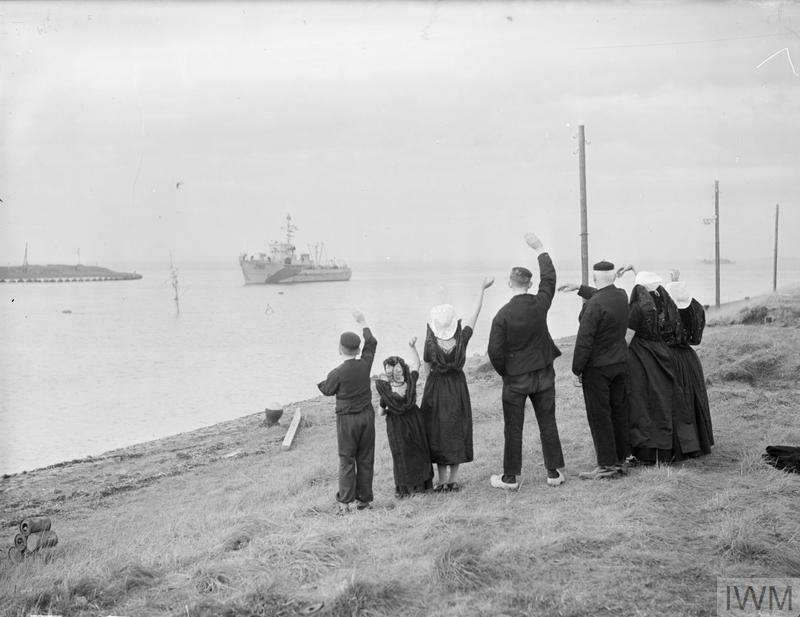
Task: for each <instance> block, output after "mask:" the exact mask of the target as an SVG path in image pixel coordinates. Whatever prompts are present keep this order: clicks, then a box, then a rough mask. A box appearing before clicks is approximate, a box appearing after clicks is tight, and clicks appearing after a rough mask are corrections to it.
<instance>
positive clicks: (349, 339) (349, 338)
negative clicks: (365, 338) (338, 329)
mask: <svg viewBox="0 0 800 617" xmlns="http://www.w3.org/2000/svg"><path fill="white" fill-rule="evenodd" d="M339 344H340V345H341V346H342V347H346V348H347V349H353V350H356V351H358V348H359V347H361V337H360V336H358V334H356V333H355V332H342V336H340V337H339Z"/></svg>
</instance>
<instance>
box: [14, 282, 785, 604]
mask: <svg viewBox="0 0 800 617" xmlns="http://www.w3.org/2000/svg"><path fill="white" fill-rule="evenodd" d="M767 300H768V301H766V302H764V303H763V304H762V305H761V306H765V307H767V314H770V311H772V313H771V314H773V315H777V313H776V312H775V310H777V309H774V308H770V306H771V304H774V302H775V297H771V298H769V299H767ZM778 304H779V309H780V311H781V313H780V314H781V315H782V316H783V317H781V319H782V320H783V321H781V319H772V320H767V319H764V316H762V318H761V320H760V322H759V325H752V324H746V323H745V324H743V323H737V321H738V322H741V321H748V318H747V315H749V313H745V311H748V310H751V309H753V306H749V307H745V308H744V309H741V310H739V311H737V312H736V313H734V314H731V315H722V314H720V315H719V318H717V317H714V315H713V314H711V315H710V319H709V324H710V326H709V327H708V328H707V330H706V334H705V338H704V341H703V344H702V345H701V346H700V348H699V349H698V353H699V355H700V357H701V360H702V361H703V365H704V367H705V371H706V376H707V379H708V381H709V383H710V385H709V396H710V401H711V410H712V417H713V421H714V429H715V438H716V443H717V445H716V447H715V448H714V451H713V452H712V454H711V455H709V456H707V457H704V458H701V459H696V460H691V461H688V462H685V463H683V464H680V465H675V466H672V467H668V466H662V467H656V468H644V469H635V470H632V472H631V474H630V475H629V476H628V477H627V478H624V479H619V480H611V481H600V482H581V481H580V480H578V478H577V473H578V472H580V471H582V470H584V469H588V468H591V467H592V466H593V464H594V452H593V448H592V444H591V437H590V435H589V429H588V426H587V423H586V418H585V410H584V405H583V399H582V395H581V392H580V390H579V389H577V388H575V387H573V386H572V381H571V377H570V371H569V366H570V362H571V355H572V354H571V348H572V342H573V340H571V339H567V340H564V341H561V347H562V350H563V351H564V355H563V356H562V357H561V358H559V360H558V361H557V364H556V373H557V375H558V382H557V386H556V387H557V405H558V420H559V428H560V432H561V436H562V443H563V447H564V452H565V458H566V462H567V469H566V472H567V476H568V482H567V483H566V484H565V485H563V486H562V487H559V488H550V487H548V486H546V484H545V483H544V470H543V468H542V462H541V450H540V443H539V438H538V430H537V428H536V423H535V420H534V418H533V414H529V415H528V422H527V425H528V426H527V428H526V431H525V442H524V461H523V474H524V477H525V483H524V485H523V487H522V489H521V490H520V491H519V492H518V493H505V492H501V491H498V490H497V489H492V488H491V487H490V486H489V483H488V478H489V475H490V474H491V473H497V472H498V471H500V467H501V463H502V448H503V423H502V410H501V403H500V394H501V384H500V381H499V379H498V378H497V377H496V376H495V375H494V374H493V373H492V372H491V371H490V370H487V366H486V364H485V361H484V360H483V359H480V358H472V359H471V360H470V379H469V387H470V391H471V394H472V400H473V411H474V433H475V462H473V463H471V464H468V465H465V466H464V468H463V471H462V474H461V476H462V480H463V483H464V489H463V491H462V492H461V493H457V494H447V495H425V496H418V497H413V498H410V499H406V500H401V501H398V500H395V499H394V497H393V480H392V470H391V455H390V453H389V450H388V446H387V443H386V435H385V428H384V422H383V420H382V419H380V418H379V419H378V422H377V428H378V431H377V432H378V438H377V444H376V464H375V469H376V474H375V493H376V502H375V506H374V508H373V509H372V510H369V511H363V512H359V513H354V514H351V515H348V516H336V515H335V508H334V502H333V494H334V492H335V490H336V480H337V455H336V438H335V424H334V418H333V414H332V401H331V400H321V399H314V400H311V401H305V402H302V403H299V404H298V405H299V406H300V407H301V408H302V409H303V410H304V414H305V417H306V420H305V424H304V426H303V427H302V428H301V430H300V432H299V433H298V437H297V440H296V443H295V445H294V447H293V448H292V449H291V450H289V451H283V450H282V449H281V446H280V442H281V440H282V438H283V434H284V432H285V430H286V428H287V426H288V422H289V420H290V418H291V410H290V411H289V413H287V414H286V415H285V416H284V419H283V421H282V425H281V426H279V427H273V428H265V427H264V426H262V425H261V424H260V422H261V418H260V417H259V416H250V417H247V418H243V419H240V420H237V421H233V422H227V423H224V424H220V425H217V426H215V427H210V428H206V429H201V430H199V431H194V432H193V433H188V434H184V435H179V436H176V437H172V438H168V439H163V440H159V441H157V442H151V443H147V444H141V445H139V446H135V447H132V448H127V449H124V450H119V451H116V452H112V453H109V454H108V455H106V456H104V457H100V458H96V459H85V460H80V461H73V462H70V463H66V464H61V465H56V466H52V467H49V468H46V469H42V470H37V471H35V472H31V473H27V474H18V475H15V476H10V477H5V478H4V479H3V480H2V483H0V488H2V489H3V492H2V493H0V500H2V501H1V502H0V503H2V507H1V508H0V512H2V517H3V520H2V521H0V538H6V539H7V542H6V544H7V545H10V544H11V541H12V539H13V535H14V533H15V531H16V529H15V528H16V525H17V524H18V523H19V521H20V520H21V519H22V518H25V517H28V516H33V515H38V514H46V515H48V516H50V517H51V519H52V521H53V529H54V530H55V531H56V532H57V533H58V536H59V538H60V543H59V545H58V546H57V547H55V548H54V549H50V550H48V551H47V552H43V553H42V554H41V555H38V556H34V557H31V558H28V559H26V560H25V561H24V562H23V563H21V564H18V565H13V564H11V563H10V562H9V561H8V560H7V559H4V560H2V561H0V615H3V616H9V617H17V616H23V615H28V614H30V613H40V614H42V613H51V614H60V615H69V616H72V615H76V616H80V617H89V616H95V615H97V616H99V615H109V614H112V613H113V614H116V615H128V616H139V615H141V616H146V615H147V616H149V615H168V616H175V617H178V616H179V615H184V616H186V615H188V616H191V617H195V616H198V617H211V616H214V617H217V616H226V617H238V616H242V617H250V616H252V615H259V616H273V615H275V616H281V615H297V614H309V613H311V612H312V611H314V609H316V608H318V606H319V603H324V606H323V608H322V609H321V610H320V611H318V612H317V613H315V614H321V615H327V616H337V617H352V616H378V615H380V616H383V615H386V616H395V615H396V616H398V617H399V616H401V615H402V616H403V617H407V616H410V615H419V616H422V615H436V616H443V617H447V616H453V617H455V616H461V615H470V616H476V617H477V616H486V617H489V616H494V617H497V616H501V615H509V616H515V617H523V616H533V615H561V616H570V615H573V616H578V615H615V616H616V615H669V616H674V615H698V616H700V615H713V614H715V612H716V608H715V591H716V579H717V577H719V576H729V577H733V576H761V577H800V515H798V514H797V503H798V497H800V476H797V475H791V474H786V473H783V472H780V471H778V470H775V469H773V468H772V467H769V466H767V465H765V464H764V463H763V462H762V460H761V453H762V452H763V451H764V447H765V446H766V445H768V444H784V443H785V444H795V445H798V444H800V423H798V421H797V418H798V410H797V402H796V401H797V400H798V393H799V392H798V384H797V377H796V376H797V374H798V369H800V335H798V331H797V328H796V326H797V318H796V316H797V314H798V313H797V309H798V307H800V295H799V294H797V293H794V294H792V295H790V296H782V297H780V298H779V302H778ZM755 309H756V310H759V309H758V306H756V307H755ZM787 309H788V310H787ZM792 311H795V312H792ZM379 353H380V352H379Z"/></svg>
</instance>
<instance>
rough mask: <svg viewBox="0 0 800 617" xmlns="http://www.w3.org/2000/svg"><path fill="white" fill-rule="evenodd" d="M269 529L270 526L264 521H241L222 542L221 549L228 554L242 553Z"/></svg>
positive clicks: (246, 519) (250, 519)
mask: <svg viewBox="0 0 800 617" xmlns="http://www.w3.org/2000/svg"><path fill="white" fill-rule="evenodd" d="M269 527H270V524H269V523H268V522H267V521H265V520H263V519H258V518H245V519H243V520H240V521H239V522H238V523H236V524H235V525H234V526H233V527H232V528H231V530H230V531H229V532H228V534H227V535H226V536H225V538H224V539H223V540H222V543H221V545H220V547H221V548H222V550H223V551H226V552H229V551H240V550H242V549H243V548H245V547H246V546H247V545H249V544H250V542H251V541H252V540H253V538H255V537H258V536H259V535H261V534H262V533H263V532H264V531H265V530H266V529H269Z"/></svg>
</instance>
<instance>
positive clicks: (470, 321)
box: [465, 276, 494, 330]
mask: <svg viewBox="0 0 800 617" xmlns="http://www.w3.org/2000/svg"><path fill="white" fill-rule="evenodd" d="M493 283H494V277H493V276H487V277H486V278H484V279H483V282H482V283H481V290H480V293H479V294H478V301H477V303H476V306H475V311H474V312H473V313H472V315H470V317H469V319H467V323H466V324H465V325H467V326H469V327H470V328H472V329H473V330H474V329H475V323H476V322H477V321H478V315H480V312H481V307H482V306H483V294H484V292H485V291H486V290H487V289H489V287H491V286H492V284H493Z"/></svg>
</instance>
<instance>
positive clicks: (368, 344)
mask: <svg viewBox="0 0 800 617" xmlns="http://www.w3.org/2000/svg"><path fill="white" fill-rule="evenodd" d="M353 317H354V318H355V320H356V323H357V324H358V325H359V326H361V329H362V334H363V335H364V346H363V347H362V348H361V359H362V360H364V361H366V362H367V363H368V364H369V365H370V366H372V361H373V359H374V358H375V350H376V349H377V347H378V340H377V339H376V338H375V337H374V336H373V335H372V330H370V328H369V325H367V319H366V317H364V313H362V312H361V311H359V310H358V309H353Z"/></svg>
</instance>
